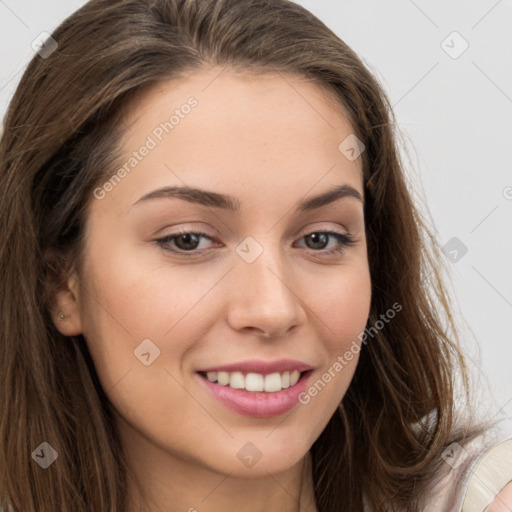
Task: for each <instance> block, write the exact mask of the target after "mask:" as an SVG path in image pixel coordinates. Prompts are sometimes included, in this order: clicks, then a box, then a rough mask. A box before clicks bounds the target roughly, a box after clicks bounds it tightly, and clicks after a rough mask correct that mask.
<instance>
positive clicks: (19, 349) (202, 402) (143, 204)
mask: <svg viewBox="0 0 512 512" xmlns="http://www.w3.org/2000/svg"><path fill="white" fill-rule="evenodd" d="M51 48H53V50H51ZM4 130H5V132H4V135H3V137H2V141H1V145H0V155H1V159H0V161H1V164H0V165H1V177H0V179H1V180H2V197H1V201H0V205H1V206H0V208H1V209H0V216H1V219H2V228H1V229H2V231H1V241H2V244H1V249H0V264H1V267H2V269H3V270H2V271H3V274H4V276H3V278H4V290H5V293H4V294H3V295H2V297H1V313H2V318H3V320H4V322H3V324H2V330H1V336H2V338H1V350H2V363H3V372H2V384H3V385H2V387H1V388H2V399H1V404H2V427H1V442H2V444H1V447H2V449H1V452H0V453H1V459H0V460H1V464H0V466H1V468H2V469H1V471H2V473H1V475H2V478H1V480H0V481H1V490H2V497H3V498H4V502H3V505H4V507H5V508H6V509H7V506H8V504H10V505H11V506H12V508H13V510H23V511H24V512H25V511H35V510H38V511H52V512H53V511H55V510H60V511H68V510H69V511H70V510H73V511H84V512H85V511H88V510H101V511H112V512H114V511H116V512H117V511H119V512H134V511H163V510H166V511H169V510H172V511H175V510H176V511H178V510H189V511H194V510H198V511H210V510H229V509H231V508H233V507H234V506H235V505H236V506H237V507H238V508H242V509H244V510H248V511H256V510H263V509H265V510H276V511H277V510H279V511H295V510H300V509H303V510H308V511H312V512H314V511H319V512H320V511H322V512H324V511H347V512H348V511H356V510H357V511H359V510H363V509H364V510H367V511H375V512H380V511H388V510H408V511H420V510H421V511H424V512H425V511H427V510H450V509H452V507H459V509H460V507H461V506H462V501H463V499H464V497H465V495H466V491H467V484H468V481H469V477H470V476H471V474H472V468H473V466H472V464H473V463H475V462H476V461H478V460H480V457H482V455H484V454H486V453H488V452H489V450H490V449H491V448H495V447H497V446H501V445H500V444H499V441H502V440H503V439H506V438H507V437H511V434H510V432H507V431H502V430H499V429H498V428H497V427H496V425H491V424H490V422H487V423H485V424H484V423H479V422H477V421H476V420H475V419H474V418H473V416H472V415H471V414H470V410H469V406H467V405H466V406H464V407H460V406H458V407H456V406H455V400H456V399H457V400H458V403H460V401H461V396H459V395H457V394H456V383H457V378H458V376H459V375H460V376H461V377H462V383H463V385H464V386H465V387H464V389H465V396H466V398H469V385H468V378H467V373H466V369H465V364H464V358H463V355H462V353H461V350H460V348H459V344H458V341H457V336H456V332H455V329H454V326H453V323H452V317H451V315H450V309H449V306H448V304H447V299H446V295H445V291H444V287H443V284H442V281H441V278H440V275H441V271H440V265H441V260H440V259H438V257H439V256H438V255H439V252H438V248H437V246H436V245H435V243H434V239H433V238H432V237H431V235H430V233H429V232H428V230H427V228H426V226H425V225H424V224H423V223H422V220H421V217H420V215H419V214H418V212H417V210H416V209H415V206H414V204H413V203H412V201H411V197H410V195H409V191H408V188H407V184H406V182H405V179H404V176H403V173H402V167H401V163H400V161H399V157H398V153H397V149H396V144H395V139H394V133H393V125H392V113H391V111H390V108H389V102H388V100H387V98H386V96H385V94H384V93H383V92H382V90H381V89H380V86H379V85H378V83H377V82H376V80H375V79H374V78H373V76H372V75H371V74H370V73H369V72H368V71H367V70H366V68H365V67H364V66H363V64H362V63H361V61H360V60H359V59H358V57H357V56H356V55H355V54H354V52H352V51H351V50H350V49H349V48H348V47H347V46H346V45H345V44H344V43H343V42H342V41H341V40H340V39H339V38H338V37H337V36H335V35H334V34H333V33H332V32H331V31H330V30H329V29H328V28H326V27H325V25H324V24H322V23H321V22H320V21H319V20H317V19H316V18H315V17H313V16H312V15H311V14H310V13H308V12H307V11H306V10H304V9H303V8H301V7H299V6H297V5H295V4H293V3H291V2H287V1H285V0H274V1H272V2H269V1H266V0H236V1H235V0H220V1H215V2H211V1H205V0H155V1H148V0H124V1H112V0H92V1H90V2H89V3H87V4H86V5H85V6H84V7H83V8H81V9H80V10H78V11H77V12H76V13H74V14H73V15H72V16H70V17H69V18H68V19H67V20H66V21H65V22H64V23H63V24H62V25H61V26H60V27H58V28H57V29H56V30H55V32H54V33H53V34H52V39H51V40H49V41H48V42H47V44H46V45H45V46H44V48H42V49H41V51H40V52H39V55H38V56H37V57H36V58H34V59H33V60H32V62H31V63H30V65H29V66H28V69H27V71H26V72H25V75H24V76H23V78H22V80H21V83H20V85H19V87H18V89H17V91H16V93H15V95H14V98H13V100H12V102H11V104H10V107H9V111H8V113H7V116H6V120H5V126H4ZM434 303H437V304H439V305H440V308H441V309H440V310H436V309H435V308H434V305H433V304H434ZM444 317H446V320H447V321H448V323H449V325H450V326H451V328H452V329H451V331H452V332H451V333H448V332H446V329H445V327H444V326H443V318H444ZM455 367H457V368H458V369H459V373H455V372H454V368H455ZM468 402H469V400H468ZM29 454H30V456H29ZM500 457H501V459H500V460H502V459H503V457H504V456H503V455H501V456H500ZM511 478H512V475H511ZM475 499H476V498H472V500H473V501H474V500H475ZM496 499H498V498H496ZM435 500H437V501H435ZM489 502H490V501H489V500H488V501H487V502H486V503H485V505H484V506H487V504H488V503H489ZM497 504H499V503H498V502H495V503H494V505H493V506H496V505H497ZM467 505H468V506H470V505H471V504H470V503H469V504H467Z"/></svg>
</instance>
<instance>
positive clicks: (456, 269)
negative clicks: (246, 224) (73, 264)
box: [0, 0, 512, 415]
mask: <svg viewBox="0 0 512 512" xmlns="http://www.w3.org/2000/svg"><path fill="white" fill-rule="evenodd" d="M84 3H85V2H84V1H83V0H51V1H50V0H45V1H44V2H41V1H40V0H0V64H1V66H0V117H3V113H4V112H5V109H6V107H7V104H8V102H9V99H10V97H11V95H12V94H13V92H14V89H15V87H16V85H17V83H18V81H19V79H20V77H21V74H22V71H23V70H24V68H25V66H26V64H27V62H28V60H29V59H30V58H31V57H32V55H33V51H32V49H31V47H30V45H31V42H32V41H33V40H34V39H35V38H36V37H37V36H38V35H39V34H40V33H41V32H43V31H46V32H50V33H51V31H52V30H53V29H54V28H55V27H56V26H57V25H58V24H59V23H60V22H61V21H62V20H63V19H64V18H65V17H66V16H68V15H69V14H70V13H71V12H73V11H74V10H76V9H77V8H78V7H80V6H81V5H83V4H84ZM298 3H300V4H302V5H303V6H304V7H306V8H308V9H309V10H310V11H312V12H313V13H314V14H316V15H317V16H318V17H319V18H320V19H322V20H323V21H324V22H325V23H326V24H327V25H328V26H329V27H330V28H331V29H332V30H333V31H334V32H336V33H337V34H338V35H339V36H340V37H341V38H342V39H343V40H345V41H346V42H347V43H348V44H349V46H351V47H352V48H353V49H354V50H355V51H356V52H357V53H358V54H359V56H360V57H361V58H362V59H363V60H364V62H365V63H366V64H367V65H368V66H369V68H370V69H371V70H372V71H373V73H374V74H375V75H376V76H377V78H378V79H379V80H380V82H381V83H382V84H383V86H384V88H385V90H386V92H387V93H388V95H389V97H390V99H391V102H392V104H393V106H394V110H395V113H396V116H397V121H398V124H399V128H400V130H401V132H402V133H403V135H404V137H405V142H406V148H407V152H408V154H409V155H410V156H411V165H410V166H409V168H408V174H409V176H410V179H411V183H412V184H413V186H414V188H415V190H416V191H417V192H416V193H417V195H418V199H421V200H424V201H425V202H426V204H427V205H428V209H429V210H430V214H431V216H432V222H433V226H432V227H433V229H434V232H435V233H436V235H437V238H438V240H439V242H440V243H441V244H442V245H445V244H446V243H447V242H448V241H449V240H450V239H451V238H452V237H456V238H457V239H458V240H460V242H462V243H463V244H464V245H465V246H466V247H467V249H468V251H467V253H466V254H465V255H464V256H463V257H460V255H461V252H460V250H459V252H458V253H457V256H458V258H459V259H458V261H456V262H451V261H450V262H449V265H450V271H451V276H452V283H453V292H452V304H453V308H454V312H455V314H456V316H457V321H458V323H459V325H460V327H461V329H462V338H463V342H464V346H465V350H466V354H467V356H468V358H470V360H471V361H473V364H472V371H473V373H474V375H475V378H476V379H478V378H479V379H480V380H479V381H478V387H479V389H480V390H481V393H482V397H483V401H484V402H485V404H486V405H488V409H489V411H490V412H489V414H491V415H492V414H494V413H496V412H498V411H499V410H500V409H504V410H505V411H506V412H508V414H511V415H512V270H511V262H512V230H511V225H512V172H511V169H512V148H511V146H512V123H511V120H512V118H511V112H512V31H511V30H510V26H511V22H512V1H511V0H499V1H496V0H479V1H476V0H473V1H468V0H466V1H446V0H444V1H427V0H414V1H413V0H396V1H389V0H386V1H383V0H378V1H375V0H372V1H369V0H300V1H299V2H298ZM454 31H456V32H458V33H459V34H460V36H461V37H462V38H464V40H466V41H467V43H468V44H469V47H468V49H467V50H466V51H465V52H464V53H462V54H461V55H460V56H458V58H452V57H450V56H449V55H448V53H446V51H445V49H447V50H449V51H451V52H452V53H454V54H456V53H458V51H459V50H460V49H461V48H462V46H461V44H462V39H460V38H459V36H450V37H449V38H448V39H446V38H447V36H449V34H451V33H452V32H454ZM443 41H445V43H444V44H443V45H442V42H443ZM443 47H444V48H445V49H443ZM449 47H451V49H450V48H449ZM451 250H452V249H451V248H450V251H451ZM453 255H454V253H452V256H453ZM482 375H484V376H486V377H484V380H482ZM487 379H488V382H489V384H488V387H486V381H487ZM475 382H477V381H475Z"/></svg>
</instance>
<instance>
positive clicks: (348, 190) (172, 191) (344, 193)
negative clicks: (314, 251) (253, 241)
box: [133, 185, 364, 212]
mask: <svg viewBox="0 0 512 512" xmlns="http://www.w3.org/2000/svg"><path fill="white" fill-rule="evenodd" d="M347 197H351V198H354V199H357V200H358V201H360V202H361V203H363V204H364V200H363V197H362V196H361V194H360V193H359V191H358V190H356V189H355V188H353V187H351V186H350V185H341V186H339V187H336V188H333V189H331V190H328V191H327V192H323V193H322V194H319V195H316V196H313V197H311V198H309V199H307V200H305V201H302V202H301V203H300V204H299V205H298V206H297V208H296V209H297V210H298V211H300V212H305V211H311V210H316V209H318V208H321V207H322V206H326V205H328V204H330V203H333V202H334V201H337V200H339V199H344V198H347ZM162 198H166V199H172V198H177V199H183V200H184V201H188V202H189V203H196V204H201V205H203V206H211V207H213V208H222V209H224V210H229V211H232V212H237V211H238V210H239V209H240V200H239V199H237V198H235V197H233V196H229V195H225V194H219V193H217V192H210V191H208V190H202V189H199V188H193V187H163V188H159V189H157V190H153V191H152V192H149V193H148V194H145V195H144V196H142V197H141V198H140V199H139V200H138V201H136V202H135V203H133V206H135V205H137V204H140V203H143V202H145V201H150V200H152V199H162Z"/></svg>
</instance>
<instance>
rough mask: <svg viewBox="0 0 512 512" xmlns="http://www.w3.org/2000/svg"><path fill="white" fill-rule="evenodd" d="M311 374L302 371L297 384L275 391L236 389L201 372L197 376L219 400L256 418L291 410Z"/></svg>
mask: <svg viewBox="0 0 512 512" xmlns="http://www.w3.org/2000/svg"><path fill="white" fill-rule="evenodd" d="M310 374H311V371H307V372H304V373H302V374H301V376H300V379H299V380H298V381H297V383H296V384H294V385H293V386H290V387H289V388H286V389H282V390H281V391H276V392H274V393H267V392H262V391H247V390H246V389H234V388H231V387H230V386H222V385H220V384H216V383H214V382H210V381H209V380H208V379H207V378H206V377H203V376H202V375H200V374H197V376H198V377H199V379H200V380H201V381H202V382H203V385H204V386H206V389H208V391H209V392H210V393H211V394H212V395H213V396H214V397H215V398H216V399H217V400H219V402H221V403H223V404H224V405H226V406H227V407H229V408H230V409H232V410H234V411H236V412H237V413H239V414H243V415H245V416H253V417H255V418H272V417H274V416H279V415H281V414H285V413H287V412H288V411H291V410H292V409H293V408H294V407H295V406H296V405H297V404H298V403H299V395H300V394H301V393H303V392H304V391H305V390H306V387H307V381H308V380H309V376H310Z"/></svg>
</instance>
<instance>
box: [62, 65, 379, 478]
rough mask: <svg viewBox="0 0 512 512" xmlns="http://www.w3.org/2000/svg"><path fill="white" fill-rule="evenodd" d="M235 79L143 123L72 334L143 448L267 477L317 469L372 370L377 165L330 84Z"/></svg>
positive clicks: (109, 195)
mask: <svg viewBox="0 0 512 512" xmlns="http://www.w3.org/2000/svg"><path fill="white" fill-rule="evenodd" d="M221 71H222V70H221V68H212V69H209V70H202V71H197V72H195V73H193V74H191V75H190V76H188V77H186V78H182V79H180V80H176V81H172V82H167V83H161V84H159V85H158V86H156V87H154V88H153V89H152V90H151V91H149V92H147V93H146V94H145V95H143V96H142V97H141V98H140V99H139V101H138V102H137V103H136V104H135V105H134V107H133V108H132V109H131V110H130V112H129V115H127V117H126V119H125V123H126V124H127V125H128V126H129V130H128V132H127V134H126V136H125V138H124V140H123V152H124V157H123V161H122V162H121V164H120V166H119V168H118V169H120V168H121V167H122V166H123V165H124V164H126V165H124V171H123V170H120V171H118V172H117V174H116V177H114V178H113V179H111V180H110V181H109V182H105V183H102V184H100V185H99V187H98V188H97V189H96V190H95V194H94V195H95V197H94V198H93V199H92V202H91V204H90V207H89V210H88V219H87V224H86V245H85V258H84V266H83V268H81V269H80V271H79V273H77V274H75V275H74V277H73V278H72V279H71V280H70V281H69V286H70V290H71V291H70V292H67V294H66V292H62V293H61V294H59V297H60V299H59V304H60V306H61V311H63V312H64V313H65V314H66V315H68V318H67V319H66V320H64V321H62V320H60V321H59V320H57V325H58V327H59V329H60V330H61V332H63V333H64V334H67V335H73V334H78V333H83V334H84V336H85V339H86V341H87V345H88V348H89V350H90V353H91V355H92V358H93V360H94V364H95V367H96V370H97V373H98V376H99V379H100V381H101V384H102V386H103V388H104V390H105V392H106V394H107V396H108V398H109V399H110V401H111V403H112V405H113V407H114V413H115V418H116V424H117V427H118V429H119V432H120V433H121V437H122V439H123V442H124V444H125V447H127V449H131V450H134V451H137V453H138V456H139V457H144V455H145V454H149V453H159V454H160V455H163V456H164V457H166V458H167V459H168V461H169V462H170V463H171V461H174V462H176V463H177V464H178V463H179V462H182V463H187V464H190V463H192V464H193V465H196V466H200V467H201V468H202V469H203V470H204V469H209V470H213V471H220V472H222V473H230V472H231V473H233V474H235V475H241V476H244V475H245V476H262V475H267V473H268V472H271V473H275V472H279V471H283V470H286V469H287V468H290V467H292V466H293V465H294V464H296V463H297V462H298V461H300V460H301V459H302V457H304V455H305V454H306V453H307V451H308V450H309V448H310V447H311V445H312V444H313V442H314V441H315V440H316V439H317V438H318V436H319V435H320V433H321V432H322V430H323V429H324V427H325V426H326V424H327V422H328V420H329V419H330V417H331V416H332V414H333V413H334V411H335V409H336V408H337V406H338V404H339V403H340V402H341V400H342V398H343V396H344V394H345V392H346V390H347V388H348V386H349V383H350V381H351V379H352V376H353V374H354V370H355V368H356V365H357V360H358V353H359V346H360V342H359V338H358V335H359V334H360V333H361V332H362V331H364V329H365V326H366V321H367V318H368V314H369V308H370V295H371V285H370V275H369V268H368V260H367V246H366V238H365V229H364V216H363V202H362V200H361V199H359V198H358V197H357V195H358V194H359V195H360V196H361V198H362V197H363V179H362V170H361V159H360V158H357V159H356V158H355V157H354V155H353V153H354V152H353V151H350V149H348V150H347V147H346V146H347V145H350V141H351V139H348V141H346V142H345V143H344V145H342V150H343V151H342V150H340V148H339V146H340V143H342V142H343V141H345V139H347V137H349V136H350V135H351V134H352V133H353V129H352V127H351V126H350V124H349V123H348V122H347V120H346V118H345V117H344V116H343V114H342V109H341V107H336V106H335V105H334V102H333V101H332V99H330V98H329V97H327V96H326V95H325V93H324V92H323V91H322V89H320V88H319V87H318V86H316V85H313V84H312V83H307V82H306V81H305V80H304V79H298V78H297V77H294V76H291V75H277V74H276V75H270V74H265V75H259V76H257V77H256V76H250V77H249V76H247V75H244V76H242V75H239V74H235V73H234V72H232V71H228V70H224V71H223V72H221ZM352 146H353V147H354V149H355V150H356V151H357V149H358V148H357V147H355V146H354V145H353V144H352ZM144 148H145V149H144ZM355 156H357V154H355ZM341 187H344V188H341ZM336 189H337V190H338V193H337V194H333V193H332V192H333V191H334V190H336ZM322 197H323V199H320V198H322ZM313 198H318V199H316V200H313ZM326 232H332V234H328V233H326ZM346 236H350V237H351V238H352V239H353V242H352V243H351V244H348V245H344V240H346V239H345V237H346ZM348 353H350V354H352V356H350V355H348ZM297 372H298V373H297ZM299 375H300V377H299ZM297 378H298V381H297ZM315 383H316V384H315ZM244 387H247V388H248V389H243V388H244Z"/></svg>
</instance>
